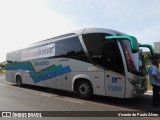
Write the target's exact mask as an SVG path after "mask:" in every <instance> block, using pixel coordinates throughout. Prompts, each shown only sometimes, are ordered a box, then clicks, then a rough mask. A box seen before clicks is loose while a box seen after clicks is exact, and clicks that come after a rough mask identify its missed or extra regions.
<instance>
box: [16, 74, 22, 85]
mask: <svg viewBox="0 0 160 120" xmlns="http://www.w3.org/2000/svg"><path fill="white" fill-rule="evenodd" d="M16 83H17V86H18V87H21V86H22V78H21V76H19V75H18V76H17V77H16Z"/></svg>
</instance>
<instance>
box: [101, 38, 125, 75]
mask: <svg viewBox="0 0 160 120" xmlns="http://www.w3.org/2000/svg"><path fill="white" fill-rule="evenodd" d="M102 61H103V66H104V68H106V69H109V70H112V71H115V72H118V73H120V74H124V67H123V61H122V57H121V53H120V50H119V47H118V44H117V42H116V41H115V42H108V43H104V45H103V57H102Z"/></svg>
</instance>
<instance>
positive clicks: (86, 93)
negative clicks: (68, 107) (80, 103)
mask: <svg viewBox="0 0 160 120" xmlns="http://www.w3.org/2000/svg"><path fill="white" fill-rule="evenodd" d="M76 90H77V93H78V96H79V97H80V98H82V99H89V98H91V97H92V96H93V88H92V85H91V83H90V82H89V81H87V80H82V81H79V82H78V83H77V87H76Z"/></svg>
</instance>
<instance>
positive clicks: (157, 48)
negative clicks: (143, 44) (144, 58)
mask: <svg viewBox="0 0 160 120" xmlns="http://www.w3.org/2000/svg"><path fill="white" fill-rule="evenodd" d="M154 50H155V53H158V54H160V42H155V43H154Z"/></svg>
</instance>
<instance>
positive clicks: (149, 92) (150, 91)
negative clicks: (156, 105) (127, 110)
mask: <svg viewBox="0 0 160 120" xmlns="http://www.w3.org/2000/svg"><path fill="white" fill-rule="evenodd" d="M144 94H145V95H153V91H152V90H148V91H147V92H146V93H144Z"/></svg>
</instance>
